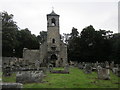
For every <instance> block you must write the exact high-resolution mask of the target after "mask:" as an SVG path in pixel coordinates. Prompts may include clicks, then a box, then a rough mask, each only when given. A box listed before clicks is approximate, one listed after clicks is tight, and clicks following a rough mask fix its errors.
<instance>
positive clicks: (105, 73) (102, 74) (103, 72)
mask: <svg viewBox="0 0 120 90" xmlns="http://www.w3.org/2000/svg"><path fill="white" fill-rule="evenodd" d="M97 74H98V79H103V80H110V71H109V69H106V68H102V67H101V66H98V68H97Z"/></svg>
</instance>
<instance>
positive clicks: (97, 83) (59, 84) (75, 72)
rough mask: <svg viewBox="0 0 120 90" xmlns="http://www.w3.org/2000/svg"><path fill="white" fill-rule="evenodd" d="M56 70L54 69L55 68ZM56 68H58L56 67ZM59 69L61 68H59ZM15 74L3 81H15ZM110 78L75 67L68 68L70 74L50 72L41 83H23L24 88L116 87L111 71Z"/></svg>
mask: <svg viewBox="0 0 120 90" xmlns="http://www.w3.org/2000/svg"><path fill="white" fill-rule="evenodd" d="M55 70H56V69H55ZM57 70H58V68H57ZM60 70H61V68H60ZM14 75H15V74H13V77H9V78H8V77H7V78H3V81H4V82H13V81H14V82H15V76H14ZM110 75H111V80H98V79H97V73H96V72H92V73H91V74H85V73H84V72H83V71H82V70H80V69H77V68H70V74H51V73H47V76H46V77H45V78H44V79H43V82H42V83H31V84H24V85H23V87H24V88H118V85H120V84H118V83H120V82H119V81H118V80H120V77H117V76H116V75H114V74H113V73H112V72H111V74H110Z"/></svg>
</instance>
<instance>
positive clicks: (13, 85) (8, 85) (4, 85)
mask: <svg viewBox="0 0 120 90" xmlns="http://www.w3.org/2000/svg"><path fill="white" fill-rule="evenodd" d="M0 86H2V90H4V89H8V88H9V89H12V88H15V90H16V89H17V90H22V88H23V84H21V83H0Z"/></svg>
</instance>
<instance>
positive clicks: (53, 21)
mask: <svg viewBox="0 0 120 90" xmlns="http://www.w3.org/2000/svg"><path fill="white" fill-rule="evenodd" d="M51 23H52V26H55V25H56V20H55V18H52V19H51Z"/></svg>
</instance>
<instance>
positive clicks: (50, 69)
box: [48, 64, 53, 72]
mask: <svg viewBox="0 0 120 90" xmlns="http://www.w3.org/2000/svg"><path fill="white" fill-rule="evenodd" d="M48 69H49V71H50V72H51V71H52V70H53V65H52V64H49V65H48Z"/></svg>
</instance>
